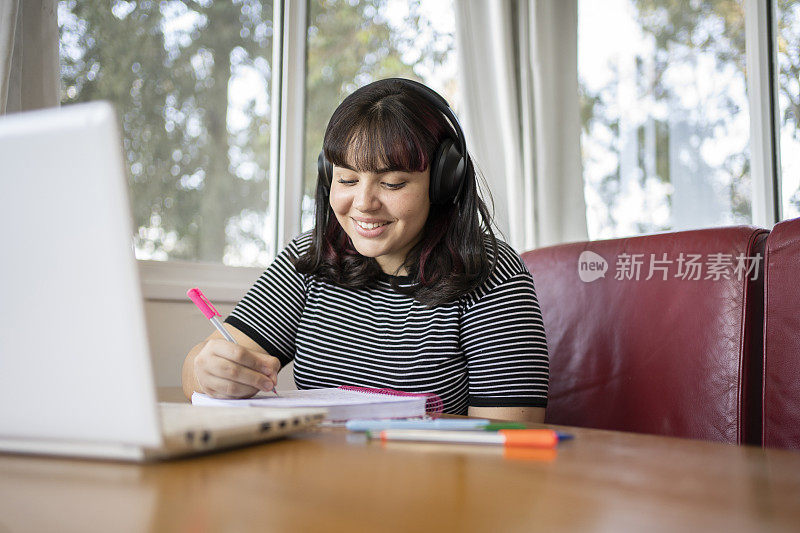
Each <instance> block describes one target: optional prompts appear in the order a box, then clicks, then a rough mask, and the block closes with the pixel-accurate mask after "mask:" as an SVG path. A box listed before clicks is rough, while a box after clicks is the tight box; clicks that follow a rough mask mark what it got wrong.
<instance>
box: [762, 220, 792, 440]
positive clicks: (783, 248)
mask: <svg viewBox="0 0 800 533" xmlns="http://www.w3.org/2000/svg"><path fill="white" fill-rule="evenodd" d="M764 264H765V277H764V373H763V411H762V413H763V430H762V436H763V444H764V446H769V447H780V448H794V449H800V219H795V220H788V221H786V222H781V223H779V224H776V225H775V227H774V228H773V229H772V232H771V233H770V234H769V237H768V238H767V243H766V256H765V263H764Z"/></svg>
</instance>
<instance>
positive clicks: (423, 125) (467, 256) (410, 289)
mask: <svg viewBox="0 0 800 533" xmlns="http://www.w3.org/2000/svg"><path fill="white" fill-rule="evenodd" d="M448 137H449V138H452V139H455V138H456V133H455V130H454V129H453V127H452V126H451V124H450V123H449V122H448V120H447V118H446V117H445V116H444V115H443V114H442V112H441V111H439V110H438V109H436V107H435V106H434V105H433V104H432V102H431V101H430V100H429V99H428V98H427V97H425V96H423V95H422V94H421V93H420V91H418V90H415V89H413V88H412V87H409V86H408V85H407V84H403V83H398V82H396V81H393V80H391V79H389V80H380V81H377V82H374V83H371V84H369V85H366V86H364V87H361V88H360V89H358V90H356V91H355V92H353V93H352V94H351V95H350V96H348V97H347V98H345V99H344V101H343V102H342V103H341V104H340V105H339V107H338V108H337V109H336V111H334V113H333V116H332V117H331V120H330V122H329V123H328V127H327V129H326V130H325V138H324V140H323V152H324V154H325V158H326V159H327V160H328V161H329V162H330V163H332V164H333V165H336V166H348V167H350V168H354V169H356V170H358V171H360V172H375V171H376V170H379V169H392V170H402V171H406V172H422V171H424V170H425V169H426V168H429V167H430V164H431V160H432V158H433V156H434V154H435V150H436V148H437V147H438V146H439V144H440V143H441V142H442V140H444V139H446V138H448ZM465 180H466V181H465V182H464V185H463V187H462V189H461V191H460V193H459V196H458V198H457V201H456V202H455V203H453V202H452V201H448V202H446V203H443V204H433V205H431V207H430V212H429V214H428V220H427V221H426V223H425V226H424V228H423V230H422V232H423V235H422V238H421V239H420V241H419V242H418V243H417V244H416V245H415V246H414V247H413V248H412V249H411V251H410V252H409V253H408V256H407V257H406V260H405V263H404V265H403V266H405V268H406V270H407V271H408V279H407V281H406V280H401V279H400V278H397V277H395V278H392V286H393V288H394V290H396V291H398V292H401V293H404V294H409V295H411V296H413V297H414V299H416V300H417V301H419V302H421V303H423V304H425V305H426V306H428V307H435V306H437V305H441V304H443V303H447V302H451V301H453V300H455V299H457V298H459V297H461V296H462V295H464V294H466V293H468V292H469V291H471V290H473V289H475V288H476V287H478V286H479V285H480V284H482V283H483V282H484V281H486V279H487V278H488V277H489V274H490V273H491V271H492V269H493V268H494V265H495V262H496V260H497V259H496V258H497V239H496V237H495V235H494V232H493V231H492V224H491V219H492V217H491V214H490V212H489V209H488V208H487V206H486V203H485V202H484V201H483V200H482V199H481V197H480V192H479V190H478V185H477V176H476V172H475V168H474V166H473V163H472V159H471V158H468V160H467V171H466V177H465ZM329 191H330V183H328V182H327V179H326V178H325V176H324V175H320V176H319V177H318V178H317V191H316V215H315V216H316V223H315V226H314V231H313V236H312V243H311V247H310V248H309V250H308V251H307V252H306V253H305V254H303V255H302V256H301V257H299V258H298V259H297V261H295V268H296V269H297V271H298V272H300V273H302V274H314V275H316V276H318V277H320V278H322V279H325V280H327V281H330V282H332V283H334V284H336V285H340V286H342V287H348V288H363V287H370V286H374V285H375V284H376V283H377V281H378V280H379V279H380V278H381V275H382V271H381V268H380V266H379V265H378V262H377V261H376V260H375V259H374V258H372V257H365V256H363V255H361V254H359V253H358V252H357V251H356V249H355V247H354V246H353V243H352V241H351V240H350V237H348V235H347V233H345V231H344V229H343V228H342V227H341V225H340V224H339V221H338V220H337V219H336V216H335V215H334V214H333V210H332V209H331V206H330V201H329V198H328V196H329Z"/></svg>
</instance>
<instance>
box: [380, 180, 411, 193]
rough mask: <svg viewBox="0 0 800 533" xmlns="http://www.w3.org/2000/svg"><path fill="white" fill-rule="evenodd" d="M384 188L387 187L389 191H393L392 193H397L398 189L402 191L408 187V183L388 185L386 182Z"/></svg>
mask: <svg viewBox="0 0 800 533" xmlns="http://www.w3.org/2000/svg"><path fill="white" fill-rule="evenodd" d="M383 186H384V187H386V188H387V189H390V190H392V191H396V190H397V189H402V188H403V187H405V186H406V182H405V181H402V182H400V183H386V182H384V183H383Z"/></svg>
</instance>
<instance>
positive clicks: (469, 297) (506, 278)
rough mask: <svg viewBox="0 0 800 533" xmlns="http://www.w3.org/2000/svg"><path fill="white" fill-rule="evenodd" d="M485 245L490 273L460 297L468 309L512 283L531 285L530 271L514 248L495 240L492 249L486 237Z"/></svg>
mask: <svg viewBox="0 0 800 533" xmlns="http://www.w3.org/2000/svg"><path fill="white" fill-rule="evenodd" d="M485 244H486V253H487V256H488V259H489V265H490V268H491V272H490V274H489V277H488V278H487V279H486V281H484V282H483V283H482V284H481V285H479V286H478V287H477V288H475V289H473V290H472V291H470V292H468V293H467V294H465V295H464V296H463V297H462V303H463V304H464V305H465V306H466V307H470V306H471V305H473V304H474V303H476V302H477V301H478V300H480V299H481V298H483V297H484V296H485V295H486V294H488V293H490V292H492V291H494V290H495V289H497V288H498V287H501V286H503V285H506V284H509V283H510V282H512V281H520V282H522V283H523V284H526V285H527V284H530V285H532V284H533V277H532V276H531V273H530V271H529V270H528V268H527V267H526V266H525V263H524V262H523V261H522V258H521V257H520V255H519V254H518V253H517V251H516V250H514V248H512V247H511V246H510V245H509V244H508V243H506V242H505V241H502V240H500V239H497V241H496V248H493V247H492V243H491V240H490V239H489V238H488V237H486V239H485Z"/></svg>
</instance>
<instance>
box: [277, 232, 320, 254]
mask: <svg viewBox="0 0 800 533" xmlns="http://www.w3.org/2000/svg"><path fill="white" fill-rule="evenodd" d="M312 240H313V230H308V231H304V232H303V233H301V234H300V235H298V236H297V237H295V238H294V239H292V240H291V241H289V244H287V245H286V248H284V249H283V250H284V253H285V254H287V255H289V256H290V257H291V258H293V259H297V258H298V257H300V256H301V255H303V254H305V253H306V252H308V250H309V249H310V248H311V242H312Z"/></svg>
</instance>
